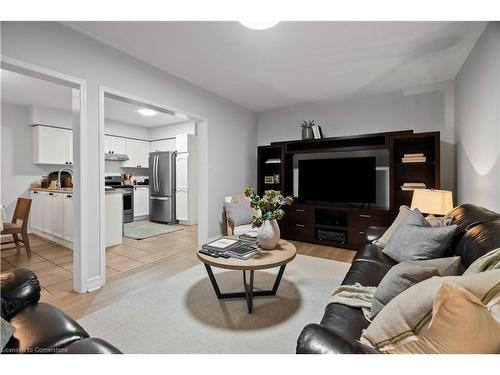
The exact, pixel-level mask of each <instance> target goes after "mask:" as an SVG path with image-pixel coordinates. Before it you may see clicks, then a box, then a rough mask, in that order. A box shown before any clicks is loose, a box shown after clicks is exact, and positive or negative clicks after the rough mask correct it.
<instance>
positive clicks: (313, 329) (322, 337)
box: [297, 324, 381, 354]
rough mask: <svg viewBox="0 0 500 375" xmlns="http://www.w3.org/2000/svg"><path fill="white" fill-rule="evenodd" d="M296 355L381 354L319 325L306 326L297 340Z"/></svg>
mask: <svg viewBox="0 0 500 375" xmlns="http://www.w3.org/2000/svg"><path fill="white" fill-rule="evenodd" d="M297 354H381V352H380V351H378V350H377V349H374V348H371V347H369V346H366V345H363V344H361V343H360V342H357V341H354V340H350V339H346V338H345V337H342V336H340V335H339V334H338V333H336V332H335V331H333V330H331V329H329V328H328V327H325V326H322V325H320V324H308V325H307V326H305V327H304V329H303V330H302V332H301V334H300V336H299V339H298V340H297Z"/></svg>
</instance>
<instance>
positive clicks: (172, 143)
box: [150, 138, 176, 152]
mask: <svg viewBox="0 0 500 375" xmlns="http://www.w3.org/2000/svg"><path fill="white" fill-rule="evenodd" d="M175 148H176V139H175V138H171V139H163V140H161V141H153V142H151V148H150V150H151V152H159V151H170V152H174V151H175Z"/></svg>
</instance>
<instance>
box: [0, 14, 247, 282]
mask: <svg viewBox="0 0 500 375" xmlns="http://www.w3.org/2000/svg"><path fill="white" fill-rule="evenodd" d="M1 38H2V39H1V48H2V50H1V52H2V55H6V56H10V57H13V58H17V59H20V60H23V61H27V62H29V63H32V64H36V65H39V66H42V67H45V68H48V69H52V70H55V71H58V72H61V73H66V74H69V75H71V76H75V77H79V78H81V79H84V80H86V83H87V92H86V97H87V124H86V126H87V132H88V140H89V145H91V147H92V148H91V149H89V150H88V154H87V159H86V162H87V163H88V165H89V169H88V176H87V181H82V183H84V184H86V188H87V191H88V194H89V196H90V197H98V196H99V187H100V181H99V161H100V158H101V155H100V154H99V153H98V151H97V145H98V144H99V133H98V87H99V85H104V86H106V87H110V88H113V89H115V90H119V91H122V92H126V93H130V94H132V95H136V96H139V97H143V98H147V99H149V100H151V101H153V102H157V103H164V104H165V105H169V106H174V107H176V108H178V109H181V110H183V111H186V112H191V113H196V114H198V115H201V116H203V117H205V118H207V119H208V125H207V127H206V128H205V127H201V128H200V129H199V134H200V138H201V139H205V138H206V139H208V143H207V144H203V142H200V160H201V161H202V162H203V165H202V167H201V168H200V179H201V185H202V189H201V190H200V194H203V195H204V194H206V195H205V196H206V197H208V198H207V200H208V202H205V201H203V202H202V205H201V206H200V215H201V218H202V220H201V221H200V224H199V231H200V236H201V237H202V238H206V237H210V236H214V235H217V234H219V233H221V232H222V228H223V226H222V203H221V202H222V201H223V198H224V196H226V195H230V194H234V193H237V192H241V191H242V190H243V189H244V187H245V186H246V185H254V184H255V182H256V169H257V168H256V149H255V145H256V117H255V114H254V113H253V112H251V111H249V110H247V109H244V108H242V107H240V106H238V105H236V104H234V103H232V102H230V101H228V100H226V99H223V98H221V97H219V96H217V95H215V94H213V93H211V92H209V91H207V90H204V89H201V88H199V87H197V86H194V85H192V84H190V83H188V82H186V81H184V80H182V79H180V78H178V77H175V76H173V75H171V74H168V73H165V72H164V71H161V70H159V69H157V68H155V67H152V66H150V65H148V64H145V63H144V62H142V61H139V60H137V59H135V58H133V57H130V56H128V55H126V54H124V53H122V52H119V51H117V50H115V49H112V48H110V47H108V46H106V45H104V44H102V43H99V42H97V41H95V40H93V39H91V38H89V37H87V36H84V35H82V34H80V33H78V32H76V31H74V30H72V29H69V28H67V27H65V26H63V25H61V24H59V23H55V22H2V29H1ZM87 209H88V210H89V220H88V223H87V225H88V228H89V234H88V236H89V238H88V251H89V257H88V259H87V263H88V268H87V270H88V271H87V279H89V280H91V279H94V278H95V277H97V276H98V275H99V257H98V249H99V243H98V233H99V222H98V221H97V220H95V218H96V217H98V216H99V200H98V199H91V200H90V202H89V205H88V207H87ZM203 218H205V219H203Z"/></svg>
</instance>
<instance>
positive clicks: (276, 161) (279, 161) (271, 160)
mask: <svg viewBox="0 0 500 375" xmlns="http://www.w3.org/2000/svg"><path fill="white" fill-rule="evenodd" d="M266 164H281V159H267V160H266Z"/></svg>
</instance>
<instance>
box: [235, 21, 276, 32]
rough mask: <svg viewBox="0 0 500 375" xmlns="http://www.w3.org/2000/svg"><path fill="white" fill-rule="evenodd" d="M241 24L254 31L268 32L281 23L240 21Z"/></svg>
mask: <svg viewBox="0 0 500 375" xmlns="http://www.w3.org/2000/svg"><path fill="white" fill-rule="evenodd" d="M240 23H241V24H242V25H243V26H245V27H248V28H249V29H252V30H266V29H270V28H271V27H273V26H276V25H277V24H278V23H279V21H240Z"/></svg>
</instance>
